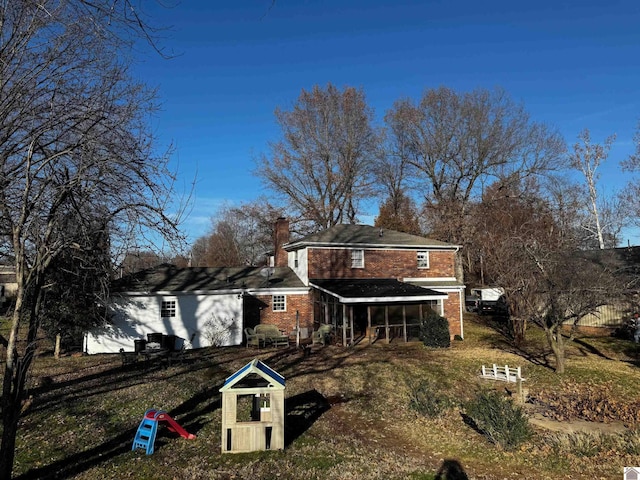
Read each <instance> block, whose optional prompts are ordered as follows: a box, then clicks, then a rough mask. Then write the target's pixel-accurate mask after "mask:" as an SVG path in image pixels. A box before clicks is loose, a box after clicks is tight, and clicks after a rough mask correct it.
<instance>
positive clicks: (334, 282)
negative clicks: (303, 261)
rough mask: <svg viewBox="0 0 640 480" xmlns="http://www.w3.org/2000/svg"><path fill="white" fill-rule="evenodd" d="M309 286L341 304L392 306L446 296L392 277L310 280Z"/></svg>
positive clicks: (439, 298)
mask: <svg viewBox="0 0 640 480" xmlns="http://www.w3.org/2000/svg"><path fill="white" fill-rule="evenodd" d="M309 284H310V285H311V286H312V287H315V288H317V289H318V290H320V291H322V292H325V293H327V294H329V295H332V296H334V297H335V298H337V299H338V300H339V301H340V303H393V302H421V301H427V300H444V299H446V298H447V295H446V294H443V293H440V292H436V291H435V290H431V289H429V288H424V287H419V286H417V285H411V284H409V283H404V282H400V281H398V280H396V279H394V278H348V279H342V278H341V279H327V280H325V279H312V280H309Z"/></svg>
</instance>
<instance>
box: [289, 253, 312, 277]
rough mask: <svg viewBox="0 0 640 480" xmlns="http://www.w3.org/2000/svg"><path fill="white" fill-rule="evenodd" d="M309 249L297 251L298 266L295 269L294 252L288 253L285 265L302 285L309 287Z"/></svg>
mask: <svg viewBox="0 0 640 480" xmlns="http://www.w3.org/2000/svg"><path fill="white" fill-rule="evenodd" d="M308 252H309V249H307V248H301V249H300V250H298V266H297V267H296V262H295V260H296V252H289V253H288V255H287V264H288V266H289V268H291V270H293V271H294V272H295V274H296V275H297V276H298V278H299V279H300V280H302V283H304V284H305V285H307V286H308V285H309V262H308V255H307V253H308Z"/></svg>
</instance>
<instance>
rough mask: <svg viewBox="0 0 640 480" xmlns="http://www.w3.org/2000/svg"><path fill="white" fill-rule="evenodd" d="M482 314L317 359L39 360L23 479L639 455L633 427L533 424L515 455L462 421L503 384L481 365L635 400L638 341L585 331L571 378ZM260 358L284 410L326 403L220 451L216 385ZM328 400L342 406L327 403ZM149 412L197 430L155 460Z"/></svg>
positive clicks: (390, 474)
mask: <svg viewBox="0 0 640 480" xmlns="http://www.w3.org/2000/svg"><path fill="white" fill-rule="evenodd" d="M485 321H486V319H476V318H475V317H472V316H470V317H468V318H467V321H466V322H465V337H466V340H465V341H463V342H459V341H456V342H453V344H452V347H451V348H449V349H428V348H425V347H423V346H422V345H421V344H419V343H412V344H402V343H398V344H391V345H385V344H384V343H383V342H379V343H377V344H374V345H372V346H368V345H367V346H357V347H354V348H350V349H344V348H341V347H333V346H331V347H324V348H321V347H314V350H313V352H312V354H311V356H309V357H303V355H302V353H301V352H297V351H295V350H294V349H291V350H285V349H279V350H276V349H264V350H252V349H245V348H243V347H238V348H235V347H234V348H224V349H203V350H199V351H194V352H189V353H188V355H187V357H186V361H185V363H184V364H178V365H174V366H172V367H170V368H159V367H156V368H151V369H148V370H146V371H145V370H143V369H141V368H137V369H136V368H126V369H124V368H123V367H122V366H121V363H120V359H119V357H118V356H116V355H95V356H85V357H64V358H62V359H60V360H58V361H56V360H54V359H53V358H51V357H49V356H43V357H41V358H39V359H38V360H37V361H36V362H35V364H34V367H33V372H32V377H31V382H30V385H29V394H30V395H31V396H32V403H31V405H30V406H29V408H28V409H27V410H26V412H25V415H24V417H23V418H22V420H21V423H20V430H19V435H18V439H17V448H16V465H15V469H14V474H15V476H16V477H17V478H20V479H23V480H26V479H41V478H42V479H44V478H73V479H87V480H88V479H91V480H100V479H114V478H118V479H121V478H134V479H146V478H153V479H158V480H163V479H174V478H180V479H186V480H189V479H193V480H196V479H198V480H199V479H232V478H235V479H244V478H252V479H270V478H276V476H277V478H280V479H298V478H309V479H351V478H353V479H357V478H371V479H383V478H384V479H407V478H409V479H428V480H431V479H433V478H435V477H436V473H437V471H438V469H439V468H440V466H441V465H442V464H443V462H444V461H445V460H446V459H455V460H457V461H459V462H460V463H461V464H462V466H463V467H464V469H465V470H466V472H467V474H468V475H469V477H470V478H476V479H502V478H512V477H513V478H515V477H517V476H520V477H521V478H539V479H544V478H549V479H555V478H567V479H568V478H572V479H575V478H583V479H587V478H588V479H592V478H605V479H608V478H612V479H614V478H616V479H617V478H619V477H620V472H622V469H623V466H628V465H631V464H634V462H635V463H637V458H638V457H637V454H638V449H639V448H640V447H639V445H640V440H639V439H638V438H639V437H638V435H639V433H638V432H639V430H638V429H637V425H636V429H635V430H633V429H632V430H630V431H628V432H627V433H625V434H624V435H626V437H625V436H624V435H617V436H616V435H602V434H593V435H592V434H579V435H575V434H574V435H573V436H572V435H571V434H568V433H567V434H564V433H561V432H549V431H544V430H536V431H535V433H534V436H533V437H532V438H531V439H530V440H529V441H527V442H526V443H524V444H523V445H522V446H520V447H519V448H518V449H517V450H516V451H506V450H504V449H502V448H500V447H499V446H496V445H494V444H491V443H490V442H489V441H487V440H486V439H485V438H484V437H483V436H482V435H481V434H480V433H478V432H477V431H475V430H474V429H473V428H472V427H471V426H469V425H468V424H467V423H465V421H464V418H463V415H462V414H461V413H462V412H461V410H460V408H459V405H461V404H463V403H464V402H466V401H468V400H470V399H471V398H473V396H474V395H475V392H477V391H478V390H479V389H480V388H487V387H492V386H493V387H494V388H495V389H497V390H499V391H500V392H504V391H505V387H508V386H507V385H506V384H499V385H493V384H492V383H491V382H487V381H483V380H480V379H479V378H478V371H479V369H480V366H481V365H482V364H492V363H500V364H509V365H513V366H518V365H519V366H521V367H522V368H523V376H524V377H525V378H526V379H527V381H526V386H527V388H528V389H529V391H530V394H531V395H535V394H536V392H538V391H543V390H546V391H551V390H553V389H554V388H559V387H562V388H564V389H567V388H569V387H571V388H570V390H571V391H572V392H575V391H576V389H577V390H579V386H580V385H581V384H582V383H583V382H588V383H589V385H590V389H591V390H593V389H597V388H599V387H600V386H602V388H603V389H604V388H606V392H607V394H608V395H612V396H614V397H615V398H616V402H618V403H619V404H620V405H622V406H624V407H625V408H626V409H627V410H628V409H630V408H633V407H634V404H633V402H637V398H638V395H637V385H640V368H639V367H638V363H637V360H638V355H637V354H638V353H640V352H639V351H638V350H637V349H636V348H635V347H636V346H635V345H633V344H631V343H630V342H624V341H621V340H613V339H611V338H609V337H596V336H593V337H586V336H585V337H581V338H580V339H579V342H578V343H574V344H572V345H571V346H570V347H569V351H568V363H567V366H568V368H567V373H566V374H565V375H563V376H557V375H555V374H554V373H553V371H552V369H551V368H550V364H551V362H552V359H551V357H550V356H549V355H548V353H547V351H546V348H545V345H544V336H543V334H542V332H539V331H537V330H535V329H533V328H531V329H530V330H529V332H528V338H529V340H528V342H527V344H526V345H525V346H524V347H523V348H521V349H516V348H515V347H513V346H512V345H511V344H510V342H509V341H508V339H507V338H506V337H505V336H504V335H502V334H500V333H499V332H498V331H496V329H495V328H492V326H490V325H487V324H485V323H484V322H485ZM256 356H258V357H260V358H261V359H262V360H263V361H265V362H266V363H267V364H268V365H269V366H271V367H272V368H274V369H275V370H276V371H278V372H280V373H281V374H283V375H284V376H285V378H286V381H287V387H286V396H287V407H288V408H292V407H293V406H296V408H297V412H298V413H300V412H302V413H303V414H304V413H305V409H306V408H307V407H308V406H309V405H310V402H311V403H312V402H313V401H315V402H320V403H322V404H323V405H324V408H323V409H322V410H319V411H318V412H317V415H314V416H311V417H310V420H308V421H304V422H296V421H294V420H292V418H293V417H289V419H288V424H287V427H288V429H289V434H288V437H287V440H286V443H287V447H286V449H285V450H284V451H281V452H276V451H274V452H254V453H248V454H225V455H222V454H221V453H220V428H221V418H220V395H219V393H218V389H219V388H220V386H221V385H222V382H223V381H224V379H225V378H226V377H227V376H228V375H230V374H232V373H233V372H235V371H236V370H237V369H239V368H240V367H242V366H243V365H245V364H246V363H247V362H249V361H250V360H252V359H253V358H254V357H256ZM421 381H423V382H428V383H429V385H432V386H433V385H435V386H436V387H437V388H439V389H440V391H441V393H442V395H445V396H446V397H447V398H453V399H456V401H457V402H458V403H457V405H455V404H454V405H453V406H452V408H450V409H447V410H446V411H444V412H443V413H442V414H441V415H439V416H437V417H436V418H426V417H425V416H422V415H420V414H419V413H418V412H416V411H415V409H412V408H411V406H410V398H411V393H412V386H415V385H416V382H421ZM327 399H339V401H333V402H332V403H333V404H332V405H331V406H329V405H328V404H327V403H326V402H327ZM323 402H324V403H323ZM638 406H640V405H638ZM148 408H160V409H163V410H166V411H167V412H169V413H170V414H171V415H172V416H173V417H174V418H176V420H177V421H178V422H179V423H180V424H181V425H183V426H184V427H185V428H186V430H187V431H189V432H191V433H195V434H196V435H197V439H195V440H185V439H182V438H180V437H176V436H175V435H174V434H172V433H170V432H168V431H167V429H166V427H164V426H161V427H160V429H159V435H158V439H157V440H156V444H155V453H154V454H153V455H151V456H146V455H145V454H144V452H142V451H141V450H139V451H135V452H132V451H131V442H132V440H133V436H134V434H135V431H136V428H137V426H138V423H139V422H140V420H141V418H142V416H143V414H144V412H145V410H146V409H148ZM303 416H304V415H303ZM296 418H302V417H296Z"/></svg>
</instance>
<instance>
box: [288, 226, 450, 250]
mask: <svg viewBox="0 0 640 480" xmlns="http://www.w3.org/2000/svg"><path fill="white" fill-rule="evenodd" d="M351 245H357V246H362V247H364V246H368V247H396V248H441V249H455V248H457V246H456V245H452V244H450V243H445V242H441V241H439V240H432V239H429V238H425V237H420V236H418V235H411V234H408V233H402V232H397V231H395V230H385V229H380V228H378V227H372V226H371V225H336V226H335V227H331V228H329V229H327V230H323V231H322V232H318V233H312V234H311V235H307V236H306V237H303V238H301V239H299V240H295V241H293V242H289V243H287V244H285V245H284V249H285V250H287V251H292V250H297V249H299V248H304V247H307V246H351Z"/></svg>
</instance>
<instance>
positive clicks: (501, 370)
mask: <svg viewBox="0 0 640 480" xmlns="http://www.w3.org/2000/svg"><path fill="white" fill-rule="evenodd" d="M480 376H481V377H482V378H486V379H488V380H500V381H502V382H513V383H519V382H522V381H524V378H522V371H521V370H520V367H510V366H509V365H504V366H503V365H496V364H495V363H494V364H493V367H485V366H484V365H482V373H481V374H480Z"/></svg>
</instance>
